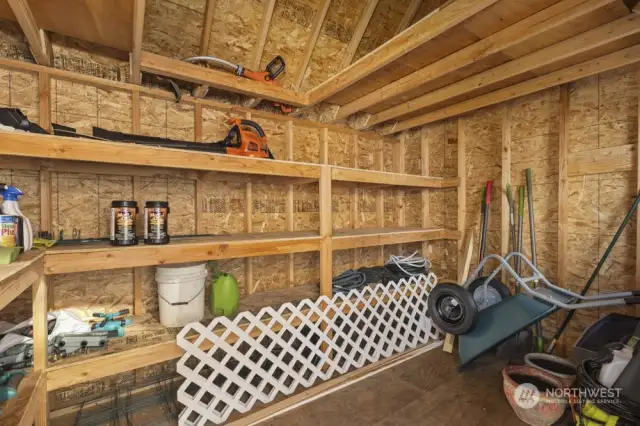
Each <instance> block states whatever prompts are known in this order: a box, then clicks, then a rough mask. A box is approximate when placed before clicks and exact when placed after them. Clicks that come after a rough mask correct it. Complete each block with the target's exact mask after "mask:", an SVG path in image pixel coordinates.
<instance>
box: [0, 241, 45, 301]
mask: <svg viewBox="0 0 640 426" xmlns="http://www.w3.org/2000/svg"><path fill="white" fill-rule="evenodd" d="M43 257H44V251H42V250H31V251H29V252H27V253H23V254H21V255H20V256H19V257H18V259H17V260H16V261H15V262H13V263H11V264H9V265H0V309H2V308H4V307H5V306H7V305H8V304H9V303H10V302H11V301H12V300H14V299H15V298H16V297H18V296H19V295H20V294H22V292H23V291H25V290H26V289H28V288H29V287H30V286H31V285H32V284H33V283H34V282H35V281H36V280H37V279H38V278H39V277H40V276H41V275H42V273H43V261H42V259H43Z"/></svg>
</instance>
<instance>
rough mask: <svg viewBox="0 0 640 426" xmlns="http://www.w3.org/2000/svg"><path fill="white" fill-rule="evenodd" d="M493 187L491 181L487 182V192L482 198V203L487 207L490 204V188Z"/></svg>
mask: <svg viewBox="0 0 640 426" xmlns="http://www.w3.org/2000/svg"><path fill="white" fill-rule="evenodd" d="M492 186H493V181H492V180H490V181H488V182H487V191H486V194H485V198H484V203H485V204H486V205H487V206H488V205H489V204H491V187H492Z"/></svg>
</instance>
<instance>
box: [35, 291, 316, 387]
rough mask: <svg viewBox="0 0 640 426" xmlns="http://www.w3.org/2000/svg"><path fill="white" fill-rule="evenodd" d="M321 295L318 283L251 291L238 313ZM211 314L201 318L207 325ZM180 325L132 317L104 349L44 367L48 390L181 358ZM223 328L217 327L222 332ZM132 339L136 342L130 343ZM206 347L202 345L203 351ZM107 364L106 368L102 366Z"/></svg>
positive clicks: (150, 317)
mask: <svg viewBox="0 0 640 426" xmlns="http://www.w3.org/2000/svg"><path fill="white" fill-rule="evenodd" d="M319 295H320V290H319V287H318V285H317V284H312V285H305V286H298V287H292V288H285V289H276V290H269V291H266V292H260V293H254V294H252V295H250V296H244V297H242V298H241V299H240V306H239V312H243V311H250V312H254V313H256V312H258V311H259V310H260V309H262V308H264V307H267V306H271V307H273V308H278V307H279V306H280V305H282V304H283V303H287V302H292V303H296V302H298V301H300V300H303V299H308V298H310V299H316V298H317V297H318V296H319ZM211 319H212V317H211V316H208V317H206V318H205V319H203V320H202V322H203V323H204V324H208V323H209V322H210V321H211ZM180 329H181V328H166V327H164V326H162V325H161V324H160V323H159V322H158V321H157V320H156V319H155V318H154V317H152V316H151V315H149V314H146V315H140V316H136V317H134V318H133V323H132V325H131V326H129V327H127V328H126V336H125V337H122V338H117V339H110V341H109V345H108V347H107V349H106V350H103V351H94V352H90V353H88V354H86V355H76V356H72V357H69V358H65V359H61V360H58V361H55V362H52V363H50V365H49V368H48V369H47V391H49V392H51V391H54V390H57V389H62V388H66V387H69V386H74V385H77V384H80V383H84V382H87V381H92V380H98V379H101V378H104V377H108V376H111V375H115V374H120V373H124V372H126V371H130V370H135V369H138V368H142V367H146V366H149V365H152V364H157V363H160V362H165V361H171V360H173V359H176V358H180V357H181V356H182V355H183V354H184V351H183V350H182V349H181V348H180V347H178V345H177V344H176V342H175V337H176V335H177V334H178V332H179V331H180ZM223 331H224V328H220V330H219V334H222V332H223ZM132 342H135V343H132ZM209 348H210V346H209V347H205V346H203V347H201V349H203V350H207V349H209ZM105 365H108V366H109V368H105Z"/></svg>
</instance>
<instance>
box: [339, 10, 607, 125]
mask: <svg viewBox="0 0 640 426" xmlns="http://www.w3.org/2000/svg"><path fill="white" fill-rule="evenodd" d="M616 1H617V0H563V1H560V2H558V3H555V4H554V5H552V6H550V7H548V8H546V9H544V10H541V11H540V12H538V13H535V14H533V15H531V16H529V17H527V18H525V19H523V20H522V21H519V22H517V23H515V24H513V25H511V26H509V27H507V28H505V29H503V30H501V31H498V32H496V33H494V34H492V35H490V36H489V37H486V38H484V39H482V40H480V41H478V42H477V43H474V44H472V45H469V46H467V47H465V48H464V49H462V50H459V51H457V52H455V53H453V54H451V55H449V56H446V57H445V58H442V59H440V60H439V61H436V62H434V63H432V64H430V65H427V66H426V67H424V68H421V69H419V70H418V71H415V72H413V73H411V74H409V75H407V76H405V77H402V78H400V79H398V80H396V81H394V82H393V83H390V84H387V85H386V86H384V87H381V88H380V89H378V90H375V91H373V92H371V93H369V94H367V95H365V96H363V97H361V98H358V99H356V100H354V101H352V102H350V103H348V104H345V105H343V106H342V107H341V108H340V110H339V111H338V115H337V117H336V119H342V118H346V117H348V116H349V115H351V114H354V113H356V112H358V111H362V110H364V109H366V108H369V107H371V106H373V105H376V104H378V103H381V102H384V101H386V100H388V99H391V98H394V97H396V96H399V95H402V94H404V93H407V92H409V91H410V90H412V89H415V88H416V87H419V86H420V85H423V84H425V83H427V82H430V81H433V80H435V79H437V78H439V77H442V76H444V75H446V74H448V73H450V72H453V71H455V70H457V69H460V68H463V67H466V66H469V65H471V64H473V63H476V62H478V61H480V60H482V59H485V58H487V57H489V56H491V55H494V54H496V53H499V52H501V51H504V50H506V49H508V48H510V47H512V46H515V45H517V44H520V43H525V42H527V41H528V40H531V39H532V38H533V37H536V36H538V35H540V34H542V33H544V32H547V31H550V30H553V29H555V28H558V27H560V26H561V25H563V24H566V23H567V22H569V21H572V20H574V19H577V18H579V17H581V16H585V15H586V14H588V13H591V12H593V11H595V10H598V9H600V8H602V7H605V6H607V5H608V4H611V3H614V2H616Z"/></svg>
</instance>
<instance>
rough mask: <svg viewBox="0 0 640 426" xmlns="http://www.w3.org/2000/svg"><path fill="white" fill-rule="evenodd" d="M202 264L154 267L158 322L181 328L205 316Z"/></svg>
mask: <svg viewBox="0 0 640 426" xmlns="http://www.w3.org/2000/svg"><path fill="white" fill-rule="evenodd" d="M206 278H207V268H206V264H205V263H201V264H195V265H194V264H186V265H175V266H161V267H160V266H159V267H158V268H157V269H156V282H157V283H158V303H159V305H160V306H159V307H160V323H161V324H162V325H164V326H165V327H184V326H185V325H187V324H189V323H190V322H197V321H200V320H202V318H204V287H205V285H206V284H205V280H206Z"/></svg>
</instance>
